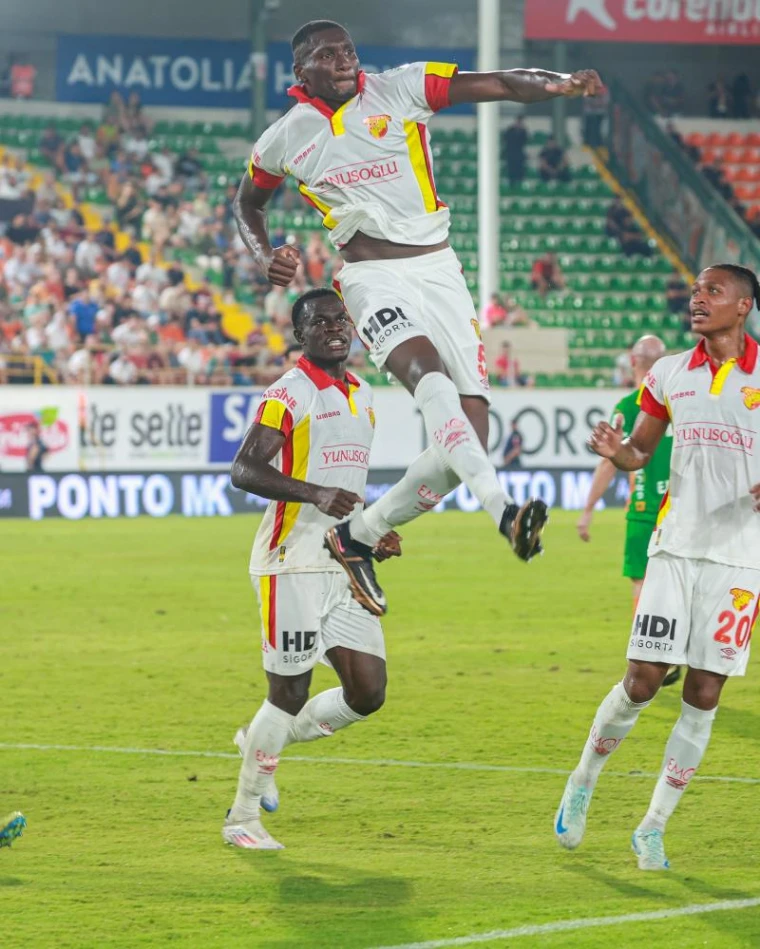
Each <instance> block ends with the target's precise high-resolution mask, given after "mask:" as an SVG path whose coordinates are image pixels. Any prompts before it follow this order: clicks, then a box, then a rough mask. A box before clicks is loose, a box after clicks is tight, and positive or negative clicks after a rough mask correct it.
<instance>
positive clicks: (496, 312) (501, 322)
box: [480, 293, 507, 329]
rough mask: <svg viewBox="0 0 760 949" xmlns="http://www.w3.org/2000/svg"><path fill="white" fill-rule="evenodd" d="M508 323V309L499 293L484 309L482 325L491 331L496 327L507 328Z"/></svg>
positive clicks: (493, 295)
mask: <svg viewBox="0 0 760 949" xmlns="http://www.w3.org/2000/svg"><path fill="white" fill-rule="evenodd" d="M506 323H507V308H506V307H505V306H504V303H503V301H502V299H501V296H500V295H499V294H498V293H494V294H492V295H491V299H490V300H489V301H488V303H487V304H486V305H485V307H484V308H483V313H482V314H481V318H480V324H481V327H482V328H483V329H491V328H492V327H494V326H505V325H506Z"/></svg>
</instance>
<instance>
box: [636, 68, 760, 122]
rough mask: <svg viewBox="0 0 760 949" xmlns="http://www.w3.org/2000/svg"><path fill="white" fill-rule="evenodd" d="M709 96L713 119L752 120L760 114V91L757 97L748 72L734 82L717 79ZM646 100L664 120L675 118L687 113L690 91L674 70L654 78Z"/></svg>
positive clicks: (648, 83) (646, 90) (706, 106)
mask: <svg viewBox="0 0 760 949" xmlns="http://www.w3.org/2000/svg"><path fill="white" fill-rule="evenodd" d="M706 92H707V96H706V99H705V104H704V110H705V114H706V115H708V116H710V118H714V119H750V118H752V117H753V116H755V115H758V114H760V90H758V91H757V95H756V93H755V90H753V88H752V82H751V80H750V78H749V76H748V75H747V73H746V72H740V73H737V74H736V75H735V76H734V77H733V79H730V80H728V79H726V77H725V76H716V77H715V79H713V80H712V82H710V83H709V85H708V86H707V89H706ZM643 97H644V102H645V104H646V106H647V108H648V109H649V111H650V112H651V113H652V114H653V115H656V116H659V117H660V118H664V119H671V118H675V117H676V116H679V115H684V113H685V111H686V88H685V86H684V83H683V80H682V79H681V77H680V76H679V74H678V73H677V72H676V70H674V69H668V70H662V71H660V72H656V73H654V74H653V75H652V76H650V77H649V79H648V80H647V81H646V83H645V85H644V90H643Z"/></svg>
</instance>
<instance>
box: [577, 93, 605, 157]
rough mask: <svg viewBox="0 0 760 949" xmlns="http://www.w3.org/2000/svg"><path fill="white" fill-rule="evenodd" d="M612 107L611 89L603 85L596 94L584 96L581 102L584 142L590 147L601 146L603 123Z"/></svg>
mask: <svg viewBox="0 0 760 949" xmlns="http://www.w3.org/2000/svg"><path fill="white" fill-rule="evenodd" d="M609 107H610V90H609V88H608V87H607V86H602V87H601V91H600V92H599V93H598V95H595V96H584V98H583V101H582V103H581V108H582V111H583V143H584V145H588V146H589V147H590V148H599V146H600V145H601V144H602V141H603V139H602V125H603V124H604V120H605V118H606V117H607V112H608V110H609Z"/></svg>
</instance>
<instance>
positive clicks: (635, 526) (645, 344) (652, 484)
mask: <svg viewBox="0 0 760 949" xmlns="http://www.w3.org/2000/svg"><path fill="white" fill-rule="evenodd" d="M664 355H665V344H664V343H663V342H662V340H661V339H659V338H658V337H657V336H642V337H641V339H639V340H638V342H636V344H635V345H634V347H633V349H632V350H631V365H632V366H633V378H634V382H635V383H636V388H635V390H634V391H633V392H631V393H630V394H629V395H626V396H624V397H623V398H622V399H621V400H620V401H619V402H618V404H617V405H616V406H615V409H614V411H613V413H612V418H613V420H614V419H615V417H616V416H617V415H622V416H623V432H624V434H625V436H626V437H628V436H629V435H630V434H631V432H632V431H633V426H634V423H635V422H636V417H637V416H638V414H639V401H640V395H641V385H642V383H643V381H644V377H645V376H646V374H647V372H649V370H650V369H651V368H652V366H653V365H654V364H655V363H656V362H657V360H658V359H659V358H660V356H664ZM613 424H614V422H613ZM672 446H673V436H672V434H671V433H670V431H668V432H667V433H666V434H665V436H664V437H663V439H662V440H661V442H660V444H659V445H658V446H657V450H656V451H655V453H654V455H652V460H651V461H650V462H649V464H648V465H647V466H646V467H645V468H641V469H639V470H638V471H634V472H631V496H630V500H629V503H628V511H627V514H626V525H625V528H626V529H625V552H624V554H623V576H625V577H630V579H631V583H632V584H633V608H634V612H635V610H636V604H637V602H638V599H639V593H640V592H641V585H642V583H643V582H644V574H645V573H646V569H647V547H648V546H649V539H650V537H651V536H652V531H653V530H654V527H655V523H656V521H657V512H658V511H659V510H660V505H661V504H662V500H663V498H664V497H665V492H666V491H667V490H668V479H669V477H670V451H671V448H672ZM616 471H617V469H616V468H615V466H614V465H613V464H612V462H611V461H610V460H609V459H607V458H602V459H601V461H600V462H599V464H598V466H597V468H596V471H595V472H594V479H593V481H592V482H591V488H590V490H589V494H588V499H587V501H586V507H585V508H584V510H583V513H582V514H581V516H580V519H579V520H578V524H577V528H578V534H579V536H580V538H581V540H584V541H589V540H591V535H590V533H589V529H590V527H591V519H592V518H593V516H594V508H595V506H596V504H597V502H598V501H599V499H600V498H601V497H602V496H603V495H604V492H605V491H606V490H607V488H608V487H609V486H610V484H611V483H612V479H613V477H614V476H615V472H616ZM679 677H680V669H679V668H678V667H677V666H676V667H674V668H673V669H672V670H671V671H670V672H669V673H668V675H667V677H666V678H665V682H664V684H665V685H672V684H673V683H674V682H677V681H678V679H679Z"/></svg>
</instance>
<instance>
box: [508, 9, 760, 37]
mask: <svg viewBox="0 0 760 949" xmlns="http://www.w3.org/2000/svg"><path fill="white" fill-rule="evenodd" d="M525 39H528V40H600V41H607V42H618V43H716V44H735V43H742V44H747V45H750V44H760V0H525Z"/></svg>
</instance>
